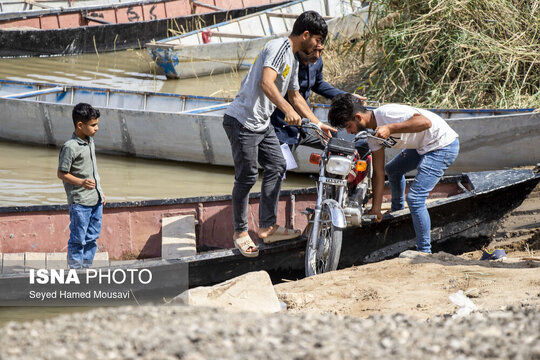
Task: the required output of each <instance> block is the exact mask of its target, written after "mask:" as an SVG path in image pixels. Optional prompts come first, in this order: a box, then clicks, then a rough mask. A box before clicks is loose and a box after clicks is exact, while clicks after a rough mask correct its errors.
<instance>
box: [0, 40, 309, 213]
mask: <svg viewBox="0 0 540 360" xmlns="http://www.w3.org/2000/svg"><path fill="white" fill-rule="evenodd" d="M245 73H246V72H245V71H241V72H233V73H228V74H219V75H214V76H207V77H201V78H193V79H184V80H166V78H165V76H164V75H160V74H159V73H158V71H157V69H156V67H155V66H154V64H153V63H152V61H151V58H150V56H149V55H148V53H147V51H146V50H128V51H119V52H116V53H104V54H100V55H97V54H89V55H78V56H62V57H60V56H59V57H48V58H47V57H43V58H39V57H32V58H13V59H0V78H1V79H9V80H20V81H40V82H50V83H62V84H78V85H86V86H94V87H107V88H123V89H130V90H139V91H141V90H142V91H157V92H167V93H179V94H192V95H206V96H223V97H229V96H231V97H232V96H234V95H235V94H236V92H237V91H238V89H239V87H240V82H241V81H242V78H243V76H244V75H245ZM66 140H67V139H66ZM96 140H97V141H99V132H98V133H97V134H96ZM97 159H98V169H99V173H100V176H101V179H102V185H103V186H102V187H103V190H104V192H105V195H106V196H107V200H108V201H126V200H147V199H160V198H176V197H187V196H199V195H215V194H227V193H230V192H231V189H232V184H233V181H234V172H233V169H232V168H229V167H220V166H215V165H209V164H188V163H179V162H170V161H156V160H142V159H135V158H128V157H113V156H106V155H101V154H98V157H97ZM57 165H58V149H55V148H47V147H43V146H29V145H21V144H15V143H9V142H0V206H11V205H18V206H21V205H39V204H64V203H66V197H65V193H64V190H63V186H62V184H61V182H60V180H58V178H57V177H56V168H57ZM202 179H204V181H202ZM312 185H313V183H312V181H311V180H309V178H308V177H307V176H306V175H298V174H288V175H287V180H286V181H285V182H284V183H283V188H285V189H289V188H298V187H306V186H312ZM258 189H260V185H259V184H256V185H255V187H254V191H258Z"/></svg>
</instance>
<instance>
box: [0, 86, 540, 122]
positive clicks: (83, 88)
mask: <svg viewBox="0 0 540 360" xmlns="http://www.w3.org/2000/svg"><path fill="white" fill-rule="evenodd" d="M2 84H16V85H27V86H29V87H35V86H40V87H59V86H62V87H64V88H65V92H68V91H70V90H72V89H78V90H81V91H99V92H104V93H117V94H135V95H146V96H148V95H151V96H156V95H158V96H166V97H174V98H180V99H200V100H211V101H222V102H230V101H232V100H233V98H225V97H212V96H201V95H183V94H174V93H164V92H151V91H136V90H124V89H111V88H100V87H87V86H81V85H67V84H66V85H62V84H55V83H46V82H32V81H18V80H6V79H0V86H1V85H2ZM311 106H313V107H314V108H329V107H330V105H328V104H311ZM368 109H373V107H368ZM428 110H430V111H434V112H437V113H442V112H447V113H467V114H479V113H493V112H498V113H502V114H508V113H525V112H533V111H534V110H535V109H534V108H514V109H428Z"/></svg>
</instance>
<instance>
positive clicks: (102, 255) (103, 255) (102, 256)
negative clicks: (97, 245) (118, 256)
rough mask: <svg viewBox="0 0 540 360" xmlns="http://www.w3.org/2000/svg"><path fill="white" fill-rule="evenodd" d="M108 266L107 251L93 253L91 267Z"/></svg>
mask: <svg viewBox="0 0 540 360" xmlns="http://www.w3.org/2000/svg"><path fill="white" fill-rule="evenodd" d="M107 266H109V253H108V252H107V251H103V252H97V253H96V255H94V261H93V262H92V266H91V267H93V268H100V267H107Z"/></svg>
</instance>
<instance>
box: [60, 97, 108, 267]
mask: <svg viewBox="0 0 540 360" xmlns="http://www.w3.org/2000/svg"><path fill="white" fill-rule="evenodd" d="M99 115H100V114H99V110H97V109H94V108H93V107H92V106H91V105H89V104H85V103H79V104H77V105H75V107H74V108H73V113H72V117H73V125H74V126H75V132H74V133H73V135H72V136H71V139H69V140H68V141H66V142H65V143H64V145H63V146H62V149H61V150H60V157H59V161H58V172H57V175H58V178H59V179H60V180H62V181H63V182H64V188H65V190H66V195H67V199H68V205H69V219H70V224H69V230H70V235H69V241H68V252H67V260H68V265H69V267H70V268H72V269H80V268H88V267H90V265H92V261H93V260H94V255H95V253H96V248H97V243H96V240H97V239H98V238H99V234H100V232H101V218H102V215H103V205H104V204H105V196H104V195H103V190H101V182H100V179H99V175H98V172H97V164H96V153H95V147H94V140H93V137H94V135H95V134H96V132H97V131H98V123H99Z"/></svg>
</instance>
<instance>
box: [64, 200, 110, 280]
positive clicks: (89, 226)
mask: <svg viewBox="0 0 540 360" xmlns="http://www.w3.org/2000/svg"><path fill="white" fill-rule="evenodd" d="M102 216H103V204H102V203H101V201H100V202H98V203H97V205H95V206H84V205H80V204H72V205H70V207H69V219H70V221H71V222H70V224H69V230H70V234H69V241H68V253H67V261H68V265H69V267H70V268H71V269H80V268H88V267H90V265H92V261H93V260H94V255H95V253H96V249H97V242H96V240H97V239H98V238H99V234H100V232H101V218H102Z"/></svg>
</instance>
